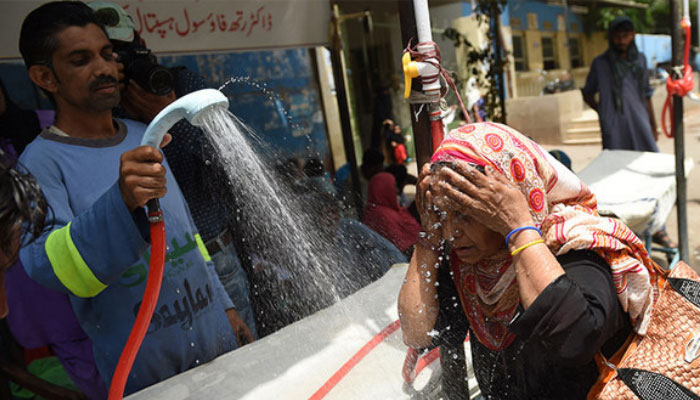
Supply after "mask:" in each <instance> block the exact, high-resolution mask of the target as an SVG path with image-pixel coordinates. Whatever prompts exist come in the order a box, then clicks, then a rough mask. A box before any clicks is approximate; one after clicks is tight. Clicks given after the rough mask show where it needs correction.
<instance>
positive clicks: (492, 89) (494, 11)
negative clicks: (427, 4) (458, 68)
mask: <svg viewBox="0 0 700 400" xmlns="http://www.w3.org/2000/svg"><path fill="white" fill-rule="evenodd" d="M475 3H476V7H475V9H474V15H475V16H476V19H477V21H478V22H479V24H480V25H481V24H490V29H489V30H488V35H487V37H488V39H489V43H490V44H491V45H490V46H486V47H485V48H479V47H477V46H475V45H473V44H472V43H471V42H469V40H467V38H466V37H464V35H462V34H461V33H459V32H457V31H456V30H454V29H452V28H449V29H446V30H445V32H444V33H443V35H444V36H445V37H446V38H448V39H450V40H452V41H453V42H454V45H455V47H459V46H460V45H464V46H465V47H466V49H467V60H468V61H467V62H468V63H469V70H470V74H471V75H472V76H475V77H477V78H478V80H479V81H478V82H479V86H480V87H484V88H486V89H487V92H486V94H485V96H484V102H485V105H486V113H487V115H488V116H489V118H491V120H493V121H500V122H505V118H506V116H505V113H504V112H503V111H504V110H503V106H502V101H503V99H501V98H500V96H499V88H500V85H504V84H505V82H503V73H504V71H505V69H506V67H507V66H508V57H507V52H506V49H505V47H504V46H503V41H502V38H498V37H497V33H496V30H495V28H494V21H496V19H498V18H500V17H501V14H502V13H503V10H504V8H505V7H506V4H507V3H508V0H476V2H475ZM496 40H500V41H501V43H500V44H501V45H500V49H501V56H500V58H499V57H496V53H495V50H494V49H495V46H494V43H495V42H496ZM482 65H483V66H485V67H486V70H487V71H488V72H487V73H486V76H485V77H484V78H482V77H481V74H479V70H480V69H481V66H482ZM455 78H456V77H455ZM455 81H456V82H457V81H458V80H457V79H455ZM458 83H459V84H463V83H464V82H458ZM460 89H462V88H460Z"/></svg>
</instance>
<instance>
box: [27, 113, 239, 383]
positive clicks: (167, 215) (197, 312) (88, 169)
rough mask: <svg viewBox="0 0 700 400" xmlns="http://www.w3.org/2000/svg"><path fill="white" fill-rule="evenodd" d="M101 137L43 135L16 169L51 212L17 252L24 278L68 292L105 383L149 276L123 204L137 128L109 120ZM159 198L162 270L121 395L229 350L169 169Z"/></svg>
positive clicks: (142, 245)
mask: <svg viewBox="0 0 700 400" xmlns="http://www.w3.org/2000/svg"><path fill="white" fill-rule="evenodd" d="M115 124H116V125H117V126H118V130H117V134H116V135H115V136H113V137H112V138H108V139H83V138H74V137H64V136H59V135H56V134H53V133H51V132H50V131H48V130H47V131H44V132H43V133H42V134H41V135H40V136H39V137H37V138H36V140H34V141H33V142H32V143H31V144H30V145H29V146H28V147H27V149H26V150H25V151H24V153H23V155H22V157H21V159H20V160H21V162H22V163H23V164H24V165H25V166H26V167H27V169H29V171H30V172H31V173H32V174H33V175H34V176H35V178H36V179H37V181H38V182H39V184H40V185H41V187H42V190H43V192H44V195H45V196H46V199H47V201H48V203H49V205H50V206H51V209H52V214H53V217H54V219H55V221H54V222H55V224H54V226H53V227H52V229H51V231H49V232H46V233H45V234H44V235H43V236H42V237H41V238H39V239H38V240H36V241H35V242H33V243H32V244H31V245H29V246H27V247H25V248H23V249H22V251H21V253H20V258H21V260H22V263H23V264H24V267H25V270H26V271H27V273H28V274H29V276H30V277H32V279H34V280H36V281H37V282H39V283H41V284H42V285H44V286H47V287H49V288H51V289H54V290H57V291H60V292H63V293H68V294H69V297H70V300H71V304H72V306H73V310H74V312H75V315H76V317H77V318H78V321H79V322H80V325H81V327H82V328H83V330H84V331H85V332H86V333H87V334H88V336H89V337H90V339H91V340H92V343H93V349H94V355H95V361H96V364H97V367H98V369H99V371H100V374H101V375H102V377H103V379H104V380H105V382H106V383H107V384H108V385H109V383H110V382H111V378H112V375H113V373H114V370H115V368H116V365H117V361H118V359H119V356H120V355H121V352H122V349H123V347H124V345H125V343H126V340H127V337H128V335H129V332H130V331H131V328H132V326H133V324H134V321H135V319H136V313H137V311H138V307H139V305H140V303H141V300H142V298H143V294H144V290H145V285H146V278H147V274H148V269H149V255H150V248H149V243H148V240H149V238H148V236H149V233H148V222H147V219H146V216H145V213H144V211H143V209H141V208H138V209H137V210H135V211H134V212H133V213H131V212H130V211H129V210H128V209H127V207H126V205H125V204H124V201H123V200H122V197H121V194H120V190H119V184H118V178H119V165H120V156H121V154H122V153H124V152H126V151H129V150H132V149H134V148H136V147H138V146H139V145H140V142H141V138H142V136H143V132H144V130H145V125H143V124H141V123H139V122H135V121H130V120H115ZM165 165H166V169H167V170H168V171H167V175H166V179H167V182H168V192H167V194H166V195H165V196H164V197H163V198H162V199H161V200H160V204H161V207H162V209H163V214H164V219H165V230H166V241H167V245H168V247H167V250H166V252H167V254H166V263H165V272H164V276H163V283H162V287H161V291H160V297H159V299H158V304H157V306H156V309H155V312H154V315H153V319H152V321H151V325H150V327H149V329H148V333H147V335H146V337H145V339H144V341H143V344H142V345H141V349H140V351H139V353H138V356H137V357H136V361H135V362H134V367H133V368H132V371H131V374H130V375H129V380H128V382H127V385H126V391H125V393H126V394H128V393H132V392H135V391H137V390H140V389H142V388H144V387H146V386H149V385H152V384H154V383H156V382H158V381H161V380H163V379H166V378H168V377H170V376H172V375H175V374H177V373H180V372H183V371H185V370H187V369H189V368H192V367H194V366H197V365H198V364H200V363H204V362H207V361H209V360H211V359H213V358H215V357H217V356H218V355H220V354H223V353H225V352H228V351H231V350H233V349H235V348H236V342H235V337H234V335H233V330H232V328H231V325H230V324H229V321H228V318H227V316H226V313H225V310H226V309H229V308H232V307H233V304H232V303H231V300H230V299H229V297H228V296H227V295H226V292H225V291H224V288H223V286H222V285H221V282H220V281H219V279H218V277H217V274H216V272H215V271H214V268H213V264H212V263H211V261H210V259H209V255H208V254H207V253H206V248H205V247H204V245H203V243H202V240H201V238H200V237H199V235H198V233H197V230H196V228H195V225H194V223H193V222H192V218H191V217H190V212H189V209H188V207H187V204H186V203H185V201H184V199H183V196H182V193H181V192H180V189H179V188H178V186H177V183H176V182H175V179H174V177H173V176H172V174H171V172H170V170H169V168H167V164H165Z"/></svg>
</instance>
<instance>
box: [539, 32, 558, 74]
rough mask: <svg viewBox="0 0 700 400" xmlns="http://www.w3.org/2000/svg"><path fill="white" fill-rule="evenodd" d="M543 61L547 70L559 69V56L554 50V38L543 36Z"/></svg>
mask: <svg viewBox="0 0 700 400" xmlns="http://www.w3.org/2000/svg"><path fill="white" fill-rule="evenodd" d="M542 62H543V64H544V69H545V70H550V69H557V57H556V53H555V51H554V38H551V37H543V38H542Z"/></svg>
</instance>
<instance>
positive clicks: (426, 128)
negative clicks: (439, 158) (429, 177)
mask: <svg viewBox="0 0 700 400" xmlns="http://www.w3.org/2000/svg"><path fill="white" fill-rule="evenodd" d="M398 6H399V21H400V23H401V41H402V44H403V45H404V46H405V45H406V44H407V43H408V41H409V40H411V39H413V43H416V40H417V38H418V31H417V27H416V16H415V13H414V9H413V2H412V1H406V0H398ZM412 87H413V88H415V90H420V88H421V85H420V80H418V79H414V80H413V83H412ZM410 107H411V126H412V127H413V141H414V143H415V146H416V159H417V160H416V161H417V163H418V172H420V169H421V167H422V166H423V164H425V163H427V162H428V161H430V156H431V155H432V154H433V142H432V137H431V136H430V120H429V119H428V110H427V107H426V108H424V109H423V110H422V111H421V112H420V113H419V114H418V117H417V118H416V113H417V112H418V111H419V110H421V108H420V105H416V104H411V105H410Z"/></svg>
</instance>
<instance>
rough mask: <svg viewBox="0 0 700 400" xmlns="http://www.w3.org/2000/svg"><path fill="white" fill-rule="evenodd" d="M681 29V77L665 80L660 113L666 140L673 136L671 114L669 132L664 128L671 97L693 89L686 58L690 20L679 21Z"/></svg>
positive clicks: (690, 71) (669, 109) (688, 48)
mask: <svg viewBox="0 0 700 400" xmlns="http://www.w3.org/2000/svg"><path fill="white" fill-rule="evenodd" d="M681 28H683V31H684V32H685V49H684V55H683V77H682V78H681V79H677V80H674V79H671V76H669V77H668V78H666V92H667V95H666V102H664V108H663V111H661V128H662V129H663V131H664V134H665V135H666V137H668V138H672V137H673V135H674V128H673V126H674V124H673V114H671V116H670V117H669V118H670V120H671V129H670V132H669V130H668V129H667V128H666V114H667V113H668V114H670V113H671V105H672V100H673V96H674V95H675V96H680V97H683V96H685V95H687V94H688V93H690V92H691V91H692V90H693V88H694V87H695V83H694V82H693V69H692V68H690V64H689V63H688V58H689V57H690V20H689V19H687V18H683V20H682V21H681Z"/></svg>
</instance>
